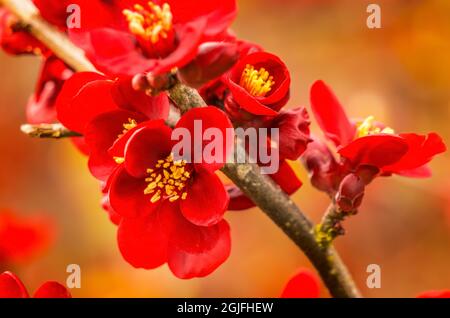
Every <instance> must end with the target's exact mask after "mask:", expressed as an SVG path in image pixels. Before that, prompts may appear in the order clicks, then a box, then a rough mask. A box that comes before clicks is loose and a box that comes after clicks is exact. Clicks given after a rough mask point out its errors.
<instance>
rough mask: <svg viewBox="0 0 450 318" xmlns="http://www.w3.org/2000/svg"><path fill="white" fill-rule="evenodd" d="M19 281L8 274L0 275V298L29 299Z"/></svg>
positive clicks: (14, 276) (11, 274)
mask: <svg viewBox="0 0 450 318" xmlns="http://www.w3.org/2000/svg"><path fill="white" fill-rule="evenodd" d="M29 297H30V296H29V295H28V292H27V290H26V288H25V286H24V285H23V283H22V282H21V281H20V279H19V278H18V277H17V276H16V275H14V274H13V273H10V272H4V273H3V274H0V298H29Z"/></svg>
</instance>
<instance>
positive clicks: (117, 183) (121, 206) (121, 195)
mask: <svg viewBox="0 0 450 318" xmlns="http://www.w3.org/2000/svg"><path fill="white" fill-rule="evenodd" d="M111 178H112V179H111V185H110V188H109V194H108V196H109V202H110V204H111V208H112V209H113V210H114V211H115V212H116V213H118V214H120V215H121V216H123V217H130V218H133V217H137V216H140V215H145V214H146V213H149V212H150V211H153V210H155V208H157V206H158V205H157V204H153V203H151V202H150V197H149V196H147V195H145V194H144V190H145V188H147V184H146V182H145V181H144V179H137V178H134V177H132V176H130V175H129V174H128V173H127V172H126V170H125V169H124V168H123V166H119V167H118V168H117V169H116V170H115V171H114V173H113V175H112V176H111Z"/></svg>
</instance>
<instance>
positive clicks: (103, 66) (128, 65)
mask: <svg viewBox="0 0 450 318" xmlns="http://www.w3.org/2000/svg"><path fill="white" fill-rule="evenodd" d="M91 3H92V5H93V6H98V4H99V3H100V4H103V5H105V6H106V7H107V9H106V10H104V11H99V10H97V9H95V8H90V7H89V4H87V5H86V6H83V11H82V12H83V18H84V21H85V22H83V23H82V24H81V28H80V29H70V30H69V35H70V37H71V39H72V40H73V41H74V42H75V44H77V45H78V46H80V47H81V48H83V49H84V50H85V52H86V55H87V57H88V58H89V59H90V60H91V62H92V63H94V65H95V66H96V67H97V68H98V69H99V70H100V71H102V72H105V73H106V74H110V75H115V76H116V75H127V76H133V75H136V74H139V73H143V72H152V73H153V74H154V75H159V74H162V73H166V72H169V71H171V70H172V69H173V68H176V67H178V68H179V67H182V66H185V65H186V64H187V63H189V62H190V61H191V60H192V59H194V58H195V56H196V55H197V50H198V47H199V45H200V44H201V43H204V42H207V41H211V40H215V39H217V38H221V37H222V36H223V34H224V33H225V32H226V30H227V28H228V27H229V25H230V24H231V22H232V21H233V19H234V18H235V15H236V11H237V9H236V1H235V0H196V1H194V0H167V1H159V0H155V1H153V2H152V1H148V0H123V1H112V2H104V1H98V0H96V1H91ZM105 11H106V12H105Z"/></svg>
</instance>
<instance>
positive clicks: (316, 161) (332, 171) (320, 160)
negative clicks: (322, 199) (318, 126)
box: [301, 138, 341, 194]
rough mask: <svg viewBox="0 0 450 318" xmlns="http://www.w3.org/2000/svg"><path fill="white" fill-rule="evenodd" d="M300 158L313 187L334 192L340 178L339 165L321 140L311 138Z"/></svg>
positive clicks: (330, 192)
mask: <svg viewBox="0 0 450 318" xmlns="http://www.w3.org/2000/svg"><path fill="white" fill-rule="evenodd" d="M301 160H302V162H303V165H304V166H305V167H306V169H307V170H308V171H309V174H310V180H311V184H312V185H313V186H314V187H315V188H317V189H319V190H320V191H323V192H326V193H329V194H333V193H335V192H336V190H337V188H338V186H339V182H340V180H341V167H340V165H339V164H338V163H337V162H336V159H335V158H334V156H333V154H332V153H331V151H330V149H329V148H328V146H327V145H326V144H325V143H324V142H323V141H321V140H319V139H315V138H313V141H312V142H311V143H309V144H308V147H307V149H306V151H305V153H304V154H303V156H302V157H301Z"/></svg>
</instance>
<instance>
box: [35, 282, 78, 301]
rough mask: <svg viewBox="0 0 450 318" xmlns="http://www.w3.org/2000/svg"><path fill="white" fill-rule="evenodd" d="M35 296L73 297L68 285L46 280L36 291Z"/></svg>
mask: <svg viewBox="0 0 450 318" xmlns="http://www.w3.org/2000/svg"><path fill="white" fill-rule="evenodd" d="M33 297H34V298H72V295H71V294H70V292H69V291H68V290H67V288H66V287H64V286H63V285H61V284H60V283H58V282H46V283H44V284H43V285H42V286H41V287H39V289H38V290H37V291H36V292H35V293H34V296H33Z"/></svg>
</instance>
